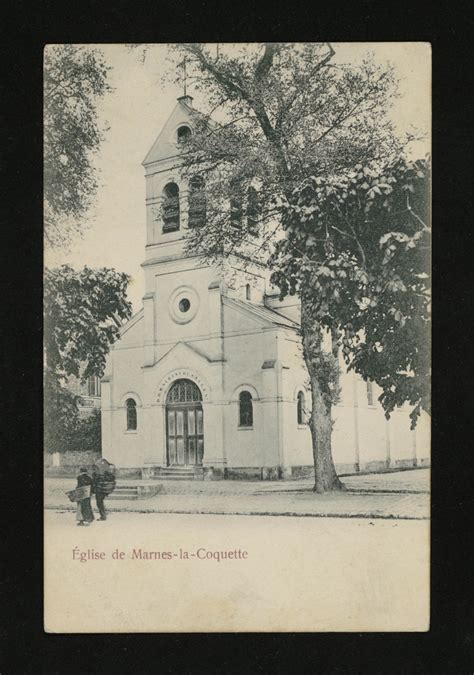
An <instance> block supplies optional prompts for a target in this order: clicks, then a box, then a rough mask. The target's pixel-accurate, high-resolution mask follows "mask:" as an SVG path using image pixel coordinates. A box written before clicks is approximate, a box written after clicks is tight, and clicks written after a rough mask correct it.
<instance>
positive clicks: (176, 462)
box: [166, 403, 204, 466]
mask: <svg viewBox="0 0 474 675" xmlns="http://www.w3.org/2000/svg"><path fill="white" fill-rule="evenodd" d="M166 432H167V444H168V464H169V465H170V466H200V465H201V464H202V457H203V454H204V423H203V414H202V405H201V404H200V403H175V404H171V405H167V406H166Z"/></svg>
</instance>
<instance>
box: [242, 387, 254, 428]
mask: <svg viewBox="0 0 474 675" xmlns="http://www.w3.org/2000/svg"><path fill="white" fill-rule="evenodd" d="M251 426H253V403H252V394H251V393H250V392H249V391H242V392H240V395H239V427H251Z"/></svg>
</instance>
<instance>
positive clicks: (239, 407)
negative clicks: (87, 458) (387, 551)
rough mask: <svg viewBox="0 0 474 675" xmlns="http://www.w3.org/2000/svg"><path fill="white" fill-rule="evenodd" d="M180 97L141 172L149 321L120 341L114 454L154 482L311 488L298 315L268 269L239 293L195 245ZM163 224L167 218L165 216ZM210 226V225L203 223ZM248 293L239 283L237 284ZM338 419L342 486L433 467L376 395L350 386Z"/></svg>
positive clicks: (110, 379) (113, 402)
mask: <svg viewBox="0 0 474 675" xmlns="http://www.w3.org/2000/svg"><path fill="white" fill-rule="evenodd" d="M191 105H192V99H191V98H190V97H185V96H184V97H181V98H180V99H178V102H177V104H176V106H175V109H174V111H173V112H172V114H171V116H170V118H169V119H168V121H167V122H166V124H165V125H164V127H163V129H162V131H161V133H160V135H159V136H158V138H157V140H156V141H155V143H154V145H153V146H152V148H151V150H150V152H149V153H148V155H147V157H146V158H145V160H144V162H143V164H144V167H145V177H146V211H147V225H146V227H147V243H146V253H145V260H144V262H143V263H142V266H143V269H144V273H145V295H144V297H143V308H142V309H141V310H140V311H139V312H138V313H137V314H135V315H134V316H133V317H132V318H131V320H130V321H129V322H128V323H127V324H126V325H125V326H124V327H123V328H122V331H121V337H120V340H119V341H118V342H117V343H116V344H115V345H114V346H113V348H112V349H111V352H110V354H109V357H108V360H107V366H106V370H105V374H104V377H103V379H102V386H101V399H102V403H101V411H102V454H103V456H104V457H106V458H107V459H108V460H109V461H111V462H113V463H114V464H115V465H116V467H117V468H118V469H119V470H123V471H125V470H137V471H139V472H140V473H141V475H142V477H151V476H159V475H160V474H163V475H164V474H168V475H173V473H174V474H176V475H177V476H187V475H189V476H194V477H198V478H199V477H202V478H209V479H219V478H237V479H238V478H241V479H247V478H258V479H278V478H290V477H295V476H302V475H311V472H312V466H313V459H312V448H311V435H310V431H309V428H308V425H307V417H308V410H309V409H310V400H311V395H310V391H309V389H308V386H307V373H306V369H305V366H304V362H303V359H302V356H301V348H300V338H299V335H298V305H297V300H296V299H295V298H289V299H288V300H285V301H283V302H280V301H279V299H278V293H277V291H276V290H275V289H274V288H272V287H271V286H270V284H269V281H268V274H267V273H266V272H265V271H259V269H258V268H256V269H255V270H254V271H253V272H252V273H251V276H252V283H248V276H249V272H248V270H247V271H246V273H245V274H242V275H241V276H240V277H239V273H238V267H239V264H238V260H237V259H236V260H230V259H229V260H228V265H229V267H232V268H233V269H234V272H236V270H237V272H236V273H235V274H234V275H233V276H232V279H233V281H232V284H229V283H226V281H225V280H224V279H223V278H222V275H220V274H219V272H218V271H217V269H216V268H215V267H213V266H210V265H204V264H203V262H202V259H201V258H200V257H199V256H192V255H185V253H184V244H183V242H184V238H185V237H186V232H187V230H188V228H189V227H193V226H196V219H197V220H199V213H196V212H195V211H194V212H193V210H192V208H191V209H190V208H189V201H190V200H189V194H190V193H189V186H188V185H187V183H186V181H185V180H184V179H183V176H182V175H181V174H180V170H179V147H180V143H181V142H182V139H183V138H185V137H186V134H188V133H190V131H191V132H192V125H193V110H192V107H191ZM158 214H161V215H158ZM201 215H202V214H201ZM236 280H237V281H236ZM341 385H342V392H341V400H340V402H339V404H338V405H336V406H335V407H334V409H333V410H334V420H335V424H334V431H333V457H334V462H335V465H336V470H337V471H338V472H339V473H353V472H357V471H371V470H380V469H386V468H396V467H413V466H422V465H426V464H428V463H429V443H428V438H429V435H428V428H429V427H428V421H427V419H426V418H422V419H421V421H420V423H419V424H418V426H417V429H416V431H411V430H410V423H409V417H408V411H406V410H397V411H395V412H394V413H393V414H392V417H391V419H390V420H389V421H387V420H386V419H385V417H384V414H383V410H382V408H381V406H380V404H379V403H378V401H377V396H378V393H377V391H376V390H375V389H376V388H375V385H374V386H372V385H371V383H365V382H364V381H363V380H362V379H361V378H359V377H358V376H356V375H355V374H354V373H345V372H343V374H342V376H341Z"/></svg>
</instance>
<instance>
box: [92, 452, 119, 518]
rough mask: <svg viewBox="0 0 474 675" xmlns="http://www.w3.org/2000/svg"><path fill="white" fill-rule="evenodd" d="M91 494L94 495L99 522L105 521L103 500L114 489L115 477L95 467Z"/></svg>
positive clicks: (105, 513) (105, 514)
mask: <svg viewBox="0 0 474 675" xmlns="http://www.w3.org/2000/svg"><path fill="white" fill-rule="evenodd" d="M92 477H93V479H94V480H93V488H92V489H93V492H94V494H95V502H96V504H97V508H98V509H99V513H100V518H99V520H107V511H106V509H105V503H104V500H105V498H106V496H107V495H108V494H110V493H111V492H112V491H113V489H114V488H115V476H114V474H113V473H112V472H111V471H107V470H105V471H103V472H102V471H101V470H100V469H99V467H98V466H97V465H94V469H93V474H92Z"/></svg>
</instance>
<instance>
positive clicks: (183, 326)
mask: <svg viewBox="0 0 474 675" xmlns="http://www.w3.org/2000/svg"><path fill="white" fill-rule="evenodd" d="M192 100H193V99H192V97H191V96H187V95H184V96H180V97H179V98H178V101H177V103H176V105H175V107H174V110H173V111H172V113H171V115H170V117H169V118H168V120H167V122H166V123H165V125H164V126H163V129H162V130H161V132H160V134H159V136H158V138H157V139H156V141H155V142H154V144H153V145H152V147H151V149H150V151H149V152H148V154H147V156H146V157H145V159H144V161H143V166H144V168H145V181H146V228H147V236H146V248H145V260H144V262H143V263H142V267H143V269H144V272H145V295H144V297H143V308H144V320H145V344H144V347H145V348H144V362H143V365H144V366H145V367H151V366H153V365H154V364H156V363H157V362H158V361H159V359H160V358H162V356H163V355H164V353H166V350H167V349H169V345H173V344H176V343H178V342H187V341H189V340H193V339H194V338H195V336H198V335H205V334H209V332H211V333H212V334H215V335H216V336H217V335H218V334H220V331H221V326H220V310H219V307H220V293H221V290H222V289H223V286H222V284H221V280H220V279H219V278H218V276H217V271H216V270H215V269H214V268H213V267H211V266H206V265H203V264H202V261H201V260H200V258H199V257H198V256H192V255H191V256H190V255H185V251H184V242H185V238H186V235H187V232H188V230H189V229H190V228H193V227H199V226H201V225H203V224H204V223H205V220H206V196H205V195H206V193H205V183H204V178H202V177H201V176H198V175H196V176H194V177H192V178H191V179H188V178H187V177H186V176H185V175H183V174H184V172H182V170H181V167H182V160H181V156H180V155H181V152H182V151H183V149H184V148H185V146H186V143H187V142H188V140H189V138H190V136H191V135H192V133H193V122H194V119H195V118H194V115H195V112H194V110H193V108H192ZM214 342H216V344H214ZM217 343H218V339H217V337H216V338H215V339H210V340H209V341H208V342H207V343H206V344H207V346H206V348H205V350H204V351H205V352H206V356H209V358H214V356H215V354H214V352H217V351H218V350H219V349H220V347H219V346H218V344H217ZM219 344H220V343H219Z"/></svg>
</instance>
